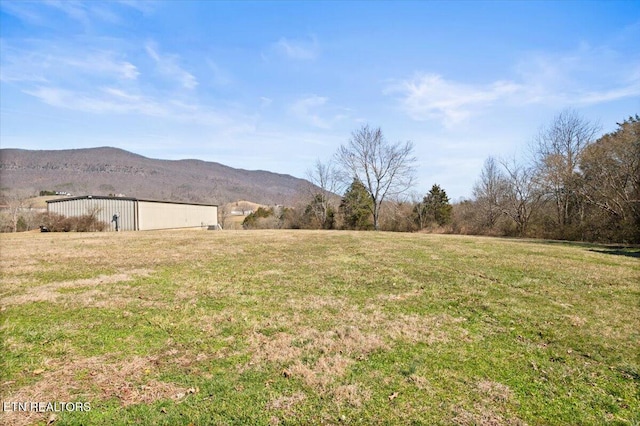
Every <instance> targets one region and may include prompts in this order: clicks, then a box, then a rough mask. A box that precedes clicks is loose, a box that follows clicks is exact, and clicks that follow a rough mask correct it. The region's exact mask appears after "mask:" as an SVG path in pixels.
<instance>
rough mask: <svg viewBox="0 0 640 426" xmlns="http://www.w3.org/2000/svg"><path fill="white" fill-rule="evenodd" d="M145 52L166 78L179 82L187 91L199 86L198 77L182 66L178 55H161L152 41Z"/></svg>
mask: <svg viewBox="0 0 640 426" xmlns="http://www.w3.org/2000/svg"><path fill="white" fill-rule="evenodd" d="M145 50H146V51H147V54H148V55H149V56H150V57H151V58H152V59H153V60H154V61H155V63H156V66H157V67H158V70H159V71H160V72H161V73H162V74H164V75H165V76H167V77H170V78H173V79H175V80H177V81H178V82H179V83H180V85H182V87H184V88H185V89H194V88H195V87H196V86H197V85H198V80H197V79H196V77H195V76H194V75H193V74H191V73H189V72H188V71H186V70H184V69H183V68H182V67H181V66H180V64H179V61H180V58H179V56H178V55H164V54H160V53H159V52H158V47H157V46H156V44H155V43H154V42H151V41H150V42H147V43H146V45H145Z"/></svg>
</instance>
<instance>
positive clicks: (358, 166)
mask: <svg viewBox="0 0 640 426" xmlns="http://www.w3.org/2000/svg"><path fill="white" fill-rule="evenodd" d="M336 160H337V162H338V164H339V165H340V166H341V167H342V168H343V171H344V173H345V175H344V176H343V182H345V183H351V182H352V181H353V180H354V179H357V180H359V181H360V182H362V184H363V185H364V186H365V188H366V189H367V191H368V192H369V195H370V197H371V201H372V203H371V213H372V215H373V226H374V229H376V230H378V229H379V219H380V218H379V216H380V208H381V206H382V203H383V201H384V200H385V199H386V198H387V197H390V196H395V195H399V194H402V193H404V192H406V191H407V190H409V189H410V188H411V186H412V185H413V183H414V180H415V167H414V164H415V162H416V158H415V157H414V156H413V144H412V143H411V142H405V143H404V144H402V143H400V142H398V143H396V144H389V143H388V142H387V141H386V139H385V137H384V135H383V134H382V130H380V128H379V127H378V128H375V129H373V128H371V127H369V126H368V125H364V126H362V127H361V128H360V129H358V130H357V131H354V132H353V133H352V134H351V139H350V140H349V143H348V144H347V145H342V146H340V148H339V149H338V152H337V153H336Z"/></svg>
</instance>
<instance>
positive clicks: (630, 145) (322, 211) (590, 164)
mask: <svg viewBox="0 0 640 426" xmlns="http://www.w3.org/2000/svg"><path fill="white" fill-rule="evenodd" d="M617 125H618V127H617V129H616V130H615V131H614V132H612V133H608V134H605V135H603V136H600V137H597V133H598V131H599V127H598V126H597V125H595V124H593V123H590V122H588V121H586V120H584V119H583V118H581V117H580V116H579V115H578V114H577V113H576V112H575V111H572V110H567V111H564V112H562V113H560V114H559V115H558V116H556V118H555V119H554V120H553V122H552V123H550V124H549V125H548V126H546V127H544V128H542V129H541V130H540V132H539V134H538V135H537V136H536V137H535V138H534V141H533V143H532V144H531V146H530V147H529V148H530V150H529V151H530V156H529V158H528V159H526V160H524V161H517V160H504V159H497V158H495V157H489V158H487V159H486V161H485V163H484V166H483V168H482V170H481V171H480V173H479V176H478V179H477V182H476V184H475V185H474V188H473V197H472V198H471V199H469V200H465V201H462V202H459V203H455V204H453V205H452V204H451V203H450V201H449V198H448V196H447V194H446V192H445V190H444V189H443V188H441V187H440V186H439V185H437V184H436V185H433V187H432V188H431V190H430V191H429V193H427V194H426V195H425V196H424V197H423V198H422V199H421V200H406V199H403V200H387V201H385V202H384V203H383V205H382V209H381V214H380V227H379V229H381V230H388V231H408V232H411V231H419V230H431V231H435V232H450V233H462V234H476V235H493V236H519V237H531V238H547V239H561V240H575V241H594V242H605V243H612V242H615V243H634V244H638V243H640V117H638V115H636V116H633V117H629V118H628V119H626V120H624V121H623V122H621V123H617ZM315 170H316V171H318V170H320V171H323V169H322V168H318V167H316V169H315ZM316 175H321V173H316ZM314 188H315V190H312V191H310V192H308V195H307V200H306V201H305V203H303V204H301V205H300V206H298V207H297V208H295V209H284V210H281V211H279V212H274V213H273V217H275V218H279V221H278V220H276V221H274V220H273V219H271V220H270V222H269V224H270V225H273V224H274V223H276V224H279V225H278V226H282V227H289V228H315V229H363V230H366V229H373V220H372V206H371V203H372V200H371V194H370V193H368V192H367V190H366V188H365V185H363V183H362V182H359V181H358V180H353V182H352V183H351V185H349V186H348V188H347V189H346V191H345V192H344V194H343V196H342V197H335V196H333V195H332V194H331V193H328V192H327V191H324V192H323V191H317V187H314ZM314 191H315V192H314ZM263 215H264V212H263ZM263 220H264V222H263V223H266V219H263ZM259 223H260V222H259V221H253V222H252V223H250V224H248V227H260V224H259Z"/></svg>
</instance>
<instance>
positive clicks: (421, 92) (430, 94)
mask: <svg viewBox="0 0 640 426" xmlns="http://www.w3.org/2000/svg"><path fill="white" fill-rule="evenodd" d="M519 90H521V87H520V86H519V85H518V84H515V83H513V82H508V81H498V82H495V83H491V84H488V85H485V86H473V85H468V84H463V83H459V82H455V81H447V80H445V79H444V78H443V77H442V76H440V75H438V74H419V75H417V76H415V77H414V78H412V79H409V80H403V81H398V82H394V83H392V84H391V85H389V86H388V87H387V88H386V89H385V93H387V94H398V95H399V96H400V102H401V105H402V108H403V109H404V110H405V111H406V113H407V114H408V115H409V116H410V117H411V118H412V119H414V120H417V121H423V120H431V119H437V120H442V121H443V123H444V124H445V125H453V124H455V123H457V122H460V121H461V120H464V119H466V118H468V117H469V116H470V115H471V114H473V113H475V112H477V111H478V110H479V109H481V108H482V107H486V106H488V105H491V104H492V103H493V102H496V101H498V100H500V99H504V98H505V97H507V96H511V95H513V94H514V93H516V92H518V91H519Z"/></svg>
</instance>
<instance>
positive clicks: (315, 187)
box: [305, 159, 342, 228]
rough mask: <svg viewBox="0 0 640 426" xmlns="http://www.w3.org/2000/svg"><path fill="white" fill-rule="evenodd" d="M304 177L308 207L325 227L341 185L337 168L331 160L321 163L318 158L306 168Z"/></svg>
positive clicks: (333, 208) (333, 209)
mask: <svg viewBox="0 0 640 426" xmlns="http://www.w3.org/2000/svg"><path fill="white" fill-rule="evenodd" d="M306 177H307V181H308V184H307V185H306V187H305V192H306V195H307V196H308V197H309V198H310V200H311V201H310V204H309V207H310V209H311V211H312V214H313V215H314V216H315V218H316V220H317V222H318V223H319V224H320V226H321V227H322V228H327V227H328V226H327V225H328V222H329V221H330V220H331V218H330V213H331V211H335V210H336V209H335V206H334V201H335V199H336V194H337V193H338V192H339V191H340V189H341V187H342V183H341V181H340V179H339V173H338V170H337V169H336V167H335V164H334V163H333V161H331V160H329V161H327V162H324V163H323V162H322V161H320V160H319V159H318V160H316V162H315V164H314V165H313V167H312V168H311V169H309V170H307V173H306Z"/></svg>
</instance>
